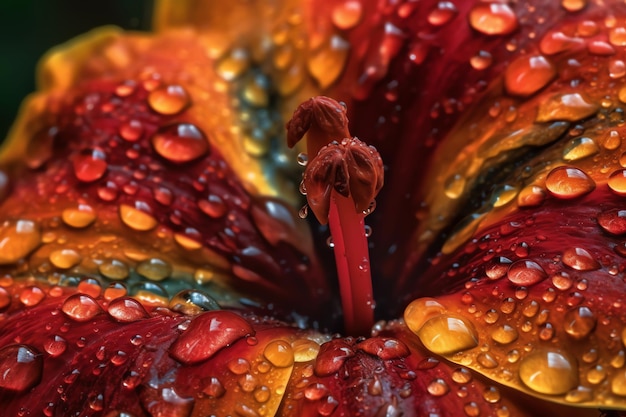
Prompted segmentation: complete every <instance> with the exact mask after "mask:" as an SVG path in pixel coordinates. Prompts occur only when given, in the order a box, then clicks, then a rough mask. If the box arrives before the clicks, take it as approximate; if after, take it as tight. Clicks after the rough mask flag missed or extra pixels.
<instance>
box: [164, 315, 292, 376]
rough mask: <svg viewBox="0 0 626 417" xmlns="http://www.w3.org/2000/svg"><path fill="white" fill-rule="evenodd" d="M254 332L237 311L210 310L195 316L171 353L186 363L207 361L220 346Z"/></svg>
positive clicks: (229, 343)
mask: <svg viewBox="0 0 626 417" xmlns="http://www.w3.org/2000/svg"><path fill="white" fill-rule="evenodd" d="M252 333H254V330H253V329H252V327H251V326H250V324H249V323H248V322H247V321H246V320H245V319H243V318H241V317H240V316H238V315H237V314H235V313H231V312H229V311H221V310H220V311H208V312H206V313H203V314H200V315H198V316H196V317H195V318H194V319H193V320H192V322H191V324H190V325H189V327H188V328H187V330H185V331H184V332H183V333H182V334H181V335H180V336H179V337H178V339H177V340H176V342H174V344H173V345H172V347H171V348H170V355H172V356H173V357H174V358H175V359H177V360H178V361H179V362H182V363H184V364H186V365H189V364H194V363H199V362H203V361H205V360H207V359H209V358H210V357H212V356H213V355H214V354H215V353H217V352H218V351H219V350H220V349H222V348H224V347H226V346H229V345H231V344H233V343H235V342H236V341H237V340H239V339H241V338H243V337H244V336H247V335H249V334H252ZM289 349H291V346H289ZM292 360H293V354H292Z"/></svg>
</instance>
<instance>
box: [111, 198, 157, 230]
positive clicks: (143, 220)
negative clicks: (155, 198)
mask: <svg viewBox="0 0 626 417" xmlns="http://www.w3.org/2000/svg"><path fill="white" fill-rule="evenodd" d="M148 210H150V208H149V206H148V205H146V204H145V203H143V202H140V201H137V202H136V203H135V207H133V206H130V205H128V204H121V205H120V219H121V220H122V222H123V223H124V224H125V225H126V226H128V227H130V228H131V229H134V230H138V231H141V232H145V231H148V230H152V229H154V228H155V227H156V226H157V221H156V219H155V218H154V217H152V215H151V214H149V213H148Z"/></svg>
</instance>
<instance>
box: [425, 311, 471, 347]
mask: <svg viewBox="0 0 626 417" xmlns="http://www.w3.org/2000/svg"><path fill="white" fill-rule="evenodd" d="M417 336H418V337H419V338H420V340H421V341H422V343H423V344H424V346H425V347H426V349H428V350H430V351H431V352H433V353H436V354H439V355H449V354H453V353H457V352H460V351H462V350H467V349H471V348H473V347H474V346H476V345H477V344H478V335H477V334H476V330H474V327H473V326H472V324H471V323H470V322H468V321H466V320H465V319H464V318H462V317H455V316H451V315H447V314H441V315H439V316H436V317H433V318H431V319H430V320H428V321H427V322H426V323H424V325H423V326H422V328H421V329H420V330H419V331H418V332H417Z"/></svg>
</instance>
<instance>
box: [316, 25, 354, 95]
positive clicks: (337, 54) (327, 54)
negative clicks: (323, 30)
mask: <svg viewBox="0 0 626 417" xmlns="http://www.w3.org/2000/svg"><path fill="white" fill-rule="evenodd" d="M349 51H350V43H349V42H348V41H346V40H345V39H344V38H342V37H341V36H339V35H334V36H332V37H331V38H330V41H329V42H328V44H326V45H322V46H321V47H320V48H319V49H318V50H317V51H315V52H312V53H311V54H310V56H309V58H308V61H307V68H308V70H309V73H310V74H311V75H312V76H313V78H315V80H316V81H317V83H318V84H319V86H320V88H322V89H326V88H328V87H330V86H331V85H332V84H333V83H334V82H335V80H337V78H339V75H341V73H342V72H343V69H344V67H345V65H346V61H347V59H348V52H349Z"/></svg>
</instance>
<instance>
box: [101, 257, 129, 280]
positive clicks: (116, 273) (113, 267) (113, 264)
mask: <svg viewBox="0 0 626 417" xmlns="http://www.w3.org/2000/svg"><path fill="white" fill-rule="evenodd" d="M98 271H99V272H100V273H101V274H102V275H104V276H105V277H107V278H109V279H115V280H121V279H126V278H128V274H129V273H130V271H129V269H128V266H127V265H126V264H125V263H124V262H122V261H119V260H117V259H107V260H106V261H103V262H102V263H101V264H100V265H98Z"/></svg>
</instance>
